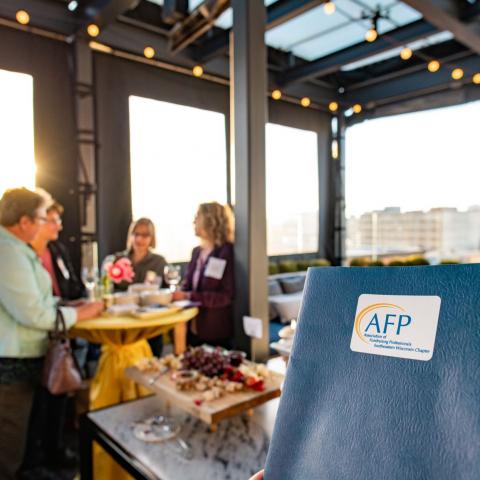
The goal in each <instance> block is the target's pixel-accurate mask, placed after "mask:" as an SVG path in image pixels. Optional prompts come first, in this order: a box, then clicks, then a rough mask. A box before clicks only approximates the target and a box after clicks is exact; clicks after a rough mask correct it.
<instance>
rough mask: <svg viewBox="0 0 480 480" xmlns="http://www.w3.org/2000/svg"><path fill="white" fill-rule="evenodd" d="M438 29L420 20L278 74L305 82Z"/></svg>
mask: <svg viewBox="0 0 480 480" xmlns="http://www.w3.org/2000/svg"><path fill="white" fill-rule="evenodd" d="M435 32H437V29H436V28H435V27H434V26H432V25H431V24H430V23H427V22H425V21H423V20H418V21H416V22H413V23H411V24H409V25H406V26H404V27H400V28H397V29H396V30H393V31H391V32H388V34H385V35H382V36H380V37H379V38H378V40H377V41H376V42H373V43H369V42H361V43H357V44H356V45H353V46H351V47H348V48H345V49H343V50H340V51H338V52H335V53H332V54H331V55H327V56H326V57H322V58H319V59H318V60H314V61H313V62H310V63H308V64H306V65H302V66H300V67H294V68H290V69H288V70H286V71H285V72H284V73H282V74H280V75H279V76H278V78H277V80H278V84H279V85H282V86H284V85H287V84H289V83H293V82H303V81H305V80H309V79H311V78H319V77H322V76H325V75H329V74H331V73H334V72H336V71H338V70H340V69H341V68H342V67H343V66H344V65H348V64H349V63H352V62H356V61H359V60H363V59H364V58H368V57H371V56H372V55H377V54H379V53H383V52H386V51H388V50H390V49H392V48H394V47H396V46H397V44H404V43H408V42H412V41H415V40H419V39H421V38H425V37H428V36H430V35H432V34H434V33H435Z"/></svg>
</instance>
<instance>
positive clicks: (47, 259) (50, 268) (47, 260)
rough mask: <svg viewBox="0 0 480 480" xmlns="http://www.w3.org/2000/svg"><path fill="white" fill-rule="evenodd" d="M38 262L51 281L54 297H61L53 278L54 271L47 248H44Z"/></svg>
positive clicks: (54, 277) (55, 278)
mask: <svg viewBox="0 0 480 480" xmlns="http://www.w3.org/2000/svg"><path fill="white" fill-rule="evenodd" d="M40 261H41V262H42V265H43V267H44V268H45V270H46V271H47V272H48V274H49V275H50V278H51V279H52V290H53V294H54V295H55V296H56V297H61V296H62V295H61V293H60V287H59V286H58V282H57V277H56V276H55V269H54V268H53V259H52V254H51V252H50V250H49V249H48V248H46V249H45V251H44V252H43V254H42V255H40Z"/></svg>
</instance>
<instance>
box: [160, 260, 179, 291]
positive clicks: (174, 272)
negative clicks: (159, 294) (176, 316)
mask: <svg viewBox="0 0 480 480" xmlns="http://www.w3.org/2000/svg"><path fill="white" fill-rule="evenodd" d="M163 273H164V274H165V280H166V282H167V283H168V285H169V286H170V291H171V292H172V293H174V292H175V290H176V289H177V286H178V284H179V283H180V280H181V279H182V275H181V273H180V265H165V268H164V270H163Z"/></svg>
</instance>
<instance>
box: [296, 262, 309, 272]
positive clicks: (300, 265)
mask: <svg viewBox="0 0 480 480" xmlns="http://www.w3.org/2000/svg"><path fill="white" fill-rule="evenodd" d="M311 266H312V265H311V262H310V260H299V261H298V262H297V269H298V270H299V271H302V272H303V271H305V270H307V268H308V267H311Z"/></svg>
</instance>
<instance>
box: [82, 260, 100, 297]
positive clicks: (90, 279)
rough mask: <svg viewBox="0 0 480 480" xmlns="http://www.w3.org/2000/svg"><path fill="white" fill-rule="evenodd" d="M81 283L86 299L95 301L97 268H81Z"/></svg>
mask: <svg viewBox="0 0 480 480" xmlns="http://www.w3.org/2000/svg"><path fill="white" fill-rule="evenodd" d="M82 282H83V284H84V285H85V288H86V289H87V298H88V299H89V300H95V287H96V286H97V283H98V268H97V267H83V268H82Z"/></svg>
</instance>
